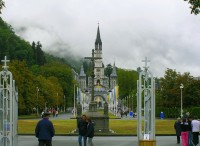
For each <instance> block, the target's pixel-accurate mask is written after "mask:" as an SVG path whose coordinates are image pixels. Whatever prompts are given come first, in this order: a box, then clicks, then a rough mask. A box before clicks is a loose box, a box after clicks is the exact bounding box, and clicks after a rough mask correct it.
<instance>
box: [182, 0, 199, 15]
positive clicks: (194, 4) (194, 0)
mask: <svg viewBox="0 0 200 146" xmlns="http://www.w3.org/2000/svg"><path fill="white" fill-rule="evenodd" d="M184 1H188V3H189V4H190V5H191V6H190V9H191V14H192V13H193V14H195V15H197V14H199V12H200V0H184Z"/></svg>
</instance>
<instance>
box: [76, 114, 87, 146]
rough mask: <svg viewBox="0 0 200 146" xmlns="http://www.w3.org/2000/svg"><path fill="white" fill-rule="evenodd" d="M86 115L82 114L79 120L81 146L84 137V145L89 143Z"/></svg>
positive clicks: (80, 145)
mask: <svg viewBox="0 0 200 146" xmlns="http://www.w3.org/2000/svg"><path fill="white" fill-rule="evenodd" d="M86 118H87V117H86V115H82V116H81V119H80V120H79V121H78V132H79V136H78V142H79V146H82V139H83V143H84V146H86V145H87V137H86V136H85V135H86V132H87V121H86Z"/></svg>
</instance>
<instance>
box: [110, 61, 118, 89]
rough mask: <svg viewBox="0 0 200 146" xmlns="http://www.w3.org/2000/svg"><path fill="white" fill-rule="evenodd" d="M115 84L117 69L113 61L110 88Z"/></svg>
mask: <svg viewBox="0 0 200 146" xmlns="http://www.w3.org/2000/svg"><path fill="white" fill-rule="evenodd" d="M116 85H117V71H116V67H115V63H114V65H113V70H112V73H111V75H110V88H111V89H113V88H114V87H115V86H116Z"/></svg>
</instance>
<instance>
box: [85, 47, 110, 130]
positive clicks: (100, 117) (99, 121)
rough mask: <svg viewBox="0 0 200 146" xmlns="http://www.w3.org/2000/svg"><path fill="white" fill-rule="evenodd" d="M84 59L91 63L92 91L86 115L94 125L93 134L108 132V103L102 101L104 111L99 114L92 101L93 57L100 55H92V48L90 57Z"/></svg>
mask: <svg viewBox="0 0 200 146" xmlns="http://www.w3.org/2000/svg"><path fill="white" fill-rule="evenodd" d="M85 59H90V60H91V63H92V74H91V77H92V91H91V101H90V104H89V111H88V112H87V113H86V115H87V116H89V117H90V118H91V120H92V121H93V122H94V125H95V128H94V129H95V134H99V133H101V134H102V133H104V134H106V133H109V116H108V104H107V102H105V103H104V113H103V114H100V113H99V112H97V103H96V102H95V101H94V92H95V91H94V77H95V75H94V61H95V59H100V57H94V49H93V50H92V57H85Z"/></svg>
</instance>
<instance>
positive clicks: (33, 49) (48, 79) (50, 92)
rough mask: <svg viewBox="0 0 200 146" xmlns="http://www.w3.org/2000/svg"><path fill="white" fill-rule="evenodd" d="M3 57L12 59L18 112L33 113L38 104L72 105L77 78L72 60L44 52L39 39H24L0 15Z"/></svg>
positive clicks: (10, 66)
mask: <svg viewBox="0 0 200 146" xmlns="http://www.w3.org/2000/svg"><path fill="white" fill-rule="evenodd" d="M4 56H7V58H8V59H9V60H10V61H11V62H10V63H8V66H9V70H10V71H11V72H12V73H13V78H14V79H15V80H16V85H17V87H18V92H19V94H18V95H19V114H29V113H33V112H34V111H33V110H34V109H35V108H36V107H38V108H39V110H40V111H41V110H43V109H44V106H45V105H46V106H48V107H61V106H63V104H64V103H66V105H67V106H70V105H72V101H73V100H72V98H73V84H74V81H73V75H72V69H71V67H70V65H68V64H69V63H67V61H66V60H64V59H61V58H58V57H54V56H52V55H49V54H47V53H45V52H43V50H42V44H41V43H40V42H39V41H37V42H36V43H35V42H32V44H30V43H29V42H27V41H25V40H23V39H21V38H20V37H19V36H17V35H16V34H15V32H14V31H13V28H12V27H11V26H10V25H8V24H7V23H6V22H4V21H3V20H2V19H1V18H0V59H1V60H2V59H4ZM72 64H77V63H76V62H75V63H72ZM1 65H2V63H1ZM73 66H74V65H73ZM74 68H78V67H76V66H74ZM64 97H65V98H64Z"/></svg>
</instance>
